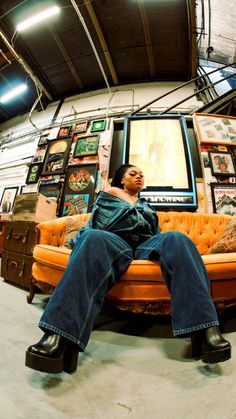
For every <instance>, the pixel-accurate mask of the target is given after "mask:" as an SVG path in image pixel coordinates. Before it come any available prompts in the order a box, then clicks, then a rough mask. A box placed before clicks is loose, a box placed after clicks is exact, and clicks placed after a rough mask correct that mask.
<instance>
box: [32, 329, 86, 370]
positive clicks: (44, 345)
mask: <svg viewBox="0 0 236 419" xmlns="http://www.w3.org/2000/svg"><path fill="white" fill-rule="evenodd" d="M78 353H79V348H78V346H76V345H75V344H73V343H72V342H70V341H69V340H67V339H65V338H63V337H62V336H59V335H56V334H50V333H45V334H44V335H43V337H42V338H41V339H40V341H39V342H38V343H36V344H35V345H31V346H29V348H28V349H27V351H26V357H25V365H26V366H27V367H29V368H32V369H34V370H37V371H42V372H47V373H58V372H62V371H65V372H68V373H72V372H74V371H76V368H77V362H78Z"/></svg>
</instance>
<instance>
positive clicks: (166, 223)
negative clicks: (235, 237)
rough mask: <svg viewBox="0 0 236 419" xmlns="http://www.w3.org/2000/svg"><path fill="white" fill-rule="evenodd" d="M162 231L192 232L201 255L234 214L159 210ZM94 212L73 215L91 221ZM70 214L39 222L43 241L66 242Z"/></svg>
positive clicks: (189, 233)
mask: <svg viewBox="0 0 236 419" xmlns="http://www.w3.org/2000/svg"><path fill="white" fill-rule="evenodd" d="M157 213H158V217H159V223H160V228H161V231H162V232H165V231H168V230H178V231H181V232H182V233H184V234H186V235H187V236H189V237H190V238H191V239H192V240H193V241H194V243H195V244H196V246H197V248H198V251H199V252H200V254H201V255H204V254H207V253H208V251H209V248H210V247H212V246H213V244H215V242H217V240H219V238H220V236H221V235H222V233H223V231H224V229H225V227H226V224H227V221H228V220H229V218H230V216H228V215H219V214H198V213H190V212H174V211H169V212H165V211H158V212H157ZM89 217H90V213H88V214H79V215H73V216H71V217H70V218H73V219H74V220H78V221H79V220H80V221H83V222H84V221H88V219H89ZM67 218H68V217H61V218H56V219H55V220H50V221H45V222H42V223H40V224H39V225H38V226H37V230H38V232H39V243H40V244H48V245H51V246H62V245H63V241H64V237H65V233H66V224H67Z"/></svg>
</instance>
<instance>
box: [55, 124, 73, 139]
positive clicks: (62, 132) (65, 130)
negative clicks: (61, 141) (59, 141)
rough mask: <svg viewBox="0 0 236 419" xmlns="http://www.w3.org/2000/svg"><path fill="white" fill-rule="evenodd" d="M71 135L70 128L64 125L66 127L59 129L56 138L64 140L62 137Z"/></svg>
mask: <svg viewBox="0 0 236 419" xmlns="http://www.w3.org/2000/svg"><path fill="white" fill-rule="evenodd" d="M71 134H72V126H71V125H66V126H63V127H60V129H59V131H58V134H57V137H58V138H64V137H68V136H70V135H71Z"/></svg>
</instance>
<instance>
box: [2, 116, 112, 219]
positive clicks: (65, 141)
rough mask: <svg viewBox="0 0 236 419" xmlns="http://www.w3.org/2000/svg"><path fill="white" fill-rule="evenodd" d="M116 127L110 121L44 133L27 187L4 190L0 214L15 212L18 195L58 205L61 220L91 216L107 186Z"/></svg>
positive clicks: (70, 124)
mask: <svg viewBox="0 0 236 419" xmlns="http://www.w3.org/2000/svg"><path fill="white" fill-rule="evenodd" d="M111 127H112V125H111V124H110V121H109V120H107V119H106V118H101V119H96V120H91V119H89V118H88V119H83V120H77V121H76V122H68V123H66V122H65V121H62V124H61V126H59V127H58V129H57V132H56V130H55V128H54V129H53V133H54V135H53V138H52V132H51V130H50V129H45V130H42V133H41V135H40V137H39V140H38V144H37V148H36V152H35V155H34V156H33V157H32V159H31V161H30V162H29V163H28V173H27V176H26V180H25V185H21V186H20V187H19V186H14V187H9V188H4V190H3V193H2V197H1V200H0V211H1V212H9V211H11V210H12V207H13V205H14V200H15V197H16V195H17V194H22V193H23V194H27V193H31V192H33V191H34V192H35V191H36V192H39V193H41V194H43V195H45V196H46V197H47V198H49V199H52V200H54V201H56V202H57V216H65V215H75V214H80V213H87V212H89V211H90V210H91V204H92V203H93V200H94V197H95V195H96V193H97V192H98V191H99V190H101V189H104V187H105V184H106V182H107V176H108V168H109V159H110V148H111V140H112V130H111V129H110V128H111Z"/></svg>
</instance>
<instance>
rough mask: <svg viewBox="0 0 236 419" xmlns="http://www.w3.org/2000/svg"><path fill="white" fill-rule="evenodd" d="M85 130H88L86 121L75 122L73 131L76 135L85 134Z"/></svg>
mask: <svg viewBox="0 0 236 419" xmlns="http://www.w3.org/2000/svg"><path fill="white" fill-rule="evenodd" d="M87 129H88V121H87V120H86V121H79V122H76V124H75V127H74V131H75V132H76V133H79V132H86V131H87Z"/></svg>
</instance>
